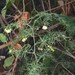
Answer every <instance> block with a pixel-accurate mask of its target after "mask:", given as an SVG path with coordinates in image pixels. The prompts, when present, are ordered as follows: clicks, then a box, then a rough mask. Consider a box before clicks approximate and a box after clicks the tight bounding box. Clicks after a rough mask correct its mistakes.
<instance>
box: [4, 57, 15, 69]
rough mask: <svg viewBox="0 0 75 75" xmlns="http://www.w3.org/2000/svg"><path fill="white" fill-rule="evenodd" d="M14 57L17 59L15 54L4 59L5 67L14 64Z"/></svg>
mask: <svg viewBox="0 0 75 75" xmlns="http://www.w3.org/2000/svg"><path fill="white" fill-rule="evenodd" d="M14 59H15V57H14V56H10V57H8V58H7V59H6V60H5V61H4V65H3V67H4V68H7V67H9V66H11V65H12V64H13V62H14Z"/></svg>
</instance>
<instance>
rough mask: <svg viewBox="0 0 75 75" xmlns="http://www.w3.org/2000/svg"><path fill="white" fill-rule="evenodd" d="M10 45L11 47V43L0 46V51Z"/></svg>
mask: <svg viewBox="0 0 75 75" xmlns="http://www.w3.org/2000/svg"><path fill="white" fill-rule="evenodd" d="M10 45H12V42H8V43H6V44H3V45H0V49H2V48H5V47H7V46H10Z"/></svg>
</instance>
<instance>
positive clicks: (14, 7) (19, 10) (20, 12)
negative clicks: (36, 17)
mask: <svg viewBox="0 0 75 75" xmlns="http://www.w3.org/2000/svg"><path fill="white" fill-rule="evenodd" d="M12 6H13V7H14V8H15V9H16V10H17V11H18V13H19V14H20V15H22V12H21V11H20V10H19V9H18V8H17V7H16V5H15V4H12Z"/></svg>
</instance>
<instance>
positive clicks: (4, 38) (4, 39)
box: [0, 33, 8, 42]
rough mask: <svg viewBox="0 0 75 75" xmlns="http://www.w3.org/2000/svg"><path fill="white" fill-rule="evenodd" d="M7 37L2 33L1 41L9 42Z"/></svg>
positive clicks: (0, 34)
mask: <svg viewBox="0 0 75 75" xmlns="http://www.w3.org/2000/svg"><path fill="white" fill-rule="evenodd" d="M7 40H8V39H7V37H6V36H5V35H4V34H3V33H0V41H1V42H7Z"/></svg>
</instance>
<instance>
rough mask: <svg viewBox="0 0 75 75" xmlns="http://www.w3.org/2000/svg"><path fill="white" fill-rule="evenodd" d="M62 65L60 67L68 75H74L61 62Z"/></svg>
mask: <svg viewBox="0 0 75 75" xmlns="http://www.w3.org/2000/svg"><path fill="white" fill-rule="evenodd" d="M60 65H61V66H62V68H63V69H64V70H65V71H66V72H67V73H69V74H70V75H74V74H73V73H72V72H71V71H70V70H68V69H67V68H66V67H65V66H64V65H63V64H60Z"/></svg>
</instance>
